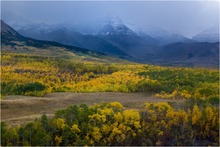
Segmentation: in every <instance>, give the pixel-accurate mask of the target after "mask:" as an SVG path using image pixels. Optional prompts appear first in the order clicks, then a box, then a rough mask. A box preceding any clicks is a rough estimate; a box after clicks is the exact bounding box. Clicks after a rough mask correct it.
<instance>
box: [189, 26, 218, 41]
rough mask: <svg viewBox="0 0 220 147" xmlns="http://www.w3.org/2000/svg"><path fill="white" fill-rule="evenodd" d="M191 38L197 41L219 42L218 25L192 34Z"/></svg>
mask: <svg viewBox="0 0 220 147" xmlns="http://www.w3.org/2000/svg"><path fill="white" fill-rule="evenodd" d="M192 39H193V40H196V41H198V42H219V26H218V25H216V26H215V27H213V28H210V29H207V30H204V31H203V32H201V33H199V34H197V35H195V36H193V38H192Z"/></svg>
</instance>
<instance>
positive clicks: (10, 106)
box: [1, 92, 175, 124]
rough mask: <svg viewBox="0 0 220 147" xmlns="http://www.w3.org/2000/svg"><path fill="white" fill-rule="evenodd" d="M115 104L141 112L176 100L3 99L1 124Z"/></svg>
mask: <svg viewBox="0 0 220 147" xmlns="http://www.w3.org/2000/svg"><path fill="white" fill-rule="evenodd" d="M114 101H118V102H120V103H121V104H123V105H124V106H125V107H126V108H129V109H140V108H142V107H143V106H144V104H145V103H146V102H168V101H175V100H168V99H160V98H155V97H154V96H153V95H149V94H146V93H113V92H100V93H71V92H60V93H50V94H47V95H45V96H44V97H31V96H16V95H12V96H5V97H4V99H3V100H1V121H9V122H14V123H16V124H17V123H20V122H27V121H31V120H34V119H35V118H39V117H41V115H42V114H46V115H48V116H53V114H54V112H55V111H56V110H59V109H64V108H67V107H68V106H70V105H80V104H87V105H92V104H95V103H101V102H114Z"/></svg>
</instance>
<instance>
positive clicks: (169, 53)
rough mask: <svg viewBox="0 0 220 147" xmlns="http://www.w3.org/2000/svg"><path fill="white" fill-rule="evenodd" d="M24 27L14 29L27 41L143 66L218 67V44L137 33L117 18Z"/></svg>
mask: <svg viewBox="0 0 220 147" xmlns="http://www.w3.org/2000/svg"><path fill="white" fill-rule="evenodd" d="M12 22H13V21H10V23H12ZM24 24H25V23H23V24H22V25H23V27H17V29H18V30H16V31H18V32H19V33H20V34H22V35H24V36H26V37H30V38H34V39H39V40H47V41H55V42H59V43H62V44H65V45H71V46H76V47H80V48H85V49H89V50H91V51H96V52H100V53H105V54H107V55H111V56H115V57H120V58H125V59H128V60H132V61H137V62H142V63H154V64H163V65H174V64H175V65H183V66H211V65H213V66H215V67H217V65H218V61H219V59H218V55H219V54H218V49H219V45H218V43H200V42H204V41H199V42H198V40H196V39H195V38H196V37H194V40H192V39H189V38H186V37H184V36H182V35H180V34H172V33H168V32H167V31H165V30H163V29H160V28H154V27H153V28H152V27H151V28H150V27H149V28H147V27H145V29H138V27H136V26H135V25H131V24H128V23H124V22H123V21H121V20H120V19H118V18H108V19H105V20H104V21H100V22H96V23H92V24H89V23H85V24H82V25H79V24H77V23H74V24H68V23H63V24H56V25H47V24H43V23H30V22H29V21H27V25H24ZM17 26H18V25H17ZM210 32H212V30H207V31H204V32H203V33H201V34H202V36H206V37H207V36H209V37H208V38H209V39H210V38H211V37H210V34H213V33H210ZM214 32H216V31H214ZM204 34H205V35H204ZM207 34H208V35H207ZM195 40H196V41H197V43H196V41H195ZM205 40H207V38H206V39H205ZM216 41H218V40H215V41H213V40H212V41H210V40H209V41H206V42H216Z"/></svg>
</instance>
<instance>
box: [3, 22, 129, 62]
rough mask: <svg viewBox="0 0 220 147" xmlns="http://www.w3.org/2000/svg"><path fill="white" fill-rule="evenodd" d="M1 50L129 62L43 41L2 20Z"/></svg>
mask: <svg viewBox="0 0 220 147" xmlns="http://www.w3.org/2000/svg"><path fill="white" fill-rule="evenodd" d="M1 45H2V46H1V47H2V48H1V50H2V54H5V53H22V54H30V55H37V56H46V57H62V58H67V59H75V60H77V61H82V60H83V61H95V62H96V61H97V62H127V61H125V60H121V59H118V58H114V57H109V56H107V55H105V54H103V53H99V52H94V51H91V50H86V49H83V48H78V47H74V46H67V45H62V44H59V43H56V42H52V41H41V40H35V39H31V38H27V37H24V36H22V35H20V34H19V33H17V32H16V31H15V30H14V29H13V28H11V27H10V26H8V25H7V24H6V23H4V22H3V21H2V20H1Z"/></svg>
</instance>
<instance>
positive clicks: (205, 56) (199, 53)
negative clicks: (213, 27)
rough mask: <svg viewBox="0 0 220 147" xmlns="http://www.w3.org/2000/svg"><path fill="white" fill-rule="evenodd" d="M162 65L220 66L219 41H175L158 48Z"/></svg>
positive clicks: (158, 56)
mask: <svg viewBox="0 0 220 147" xmlns="http://www.w3.org/2000/svg"><path fill="white" fill-rule="evenodd" d="M154 62H157V63H158V64H160V65H177V66H180V65H182V66H191V67H196V66H202V67H218V66H219V43H208V42H204V43H174V44H169V45H166V46H163V47H161V48H159V49H157V59H156V60H155V61H154Z"/></svg>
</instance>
